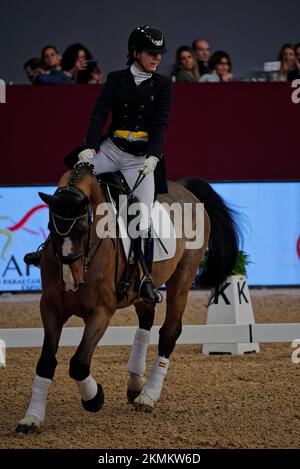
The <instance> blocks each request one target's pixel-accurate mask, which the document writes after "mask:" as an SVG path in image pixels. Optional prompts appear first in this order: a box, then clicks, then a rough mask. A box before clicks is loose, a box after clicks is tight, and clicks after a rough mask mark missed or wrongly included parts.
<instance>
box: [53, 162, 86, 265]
mask: <svg viewBox="0 0 300 469" xmlns="http://www.w3.org/2000/svg"><path fill="white" fill-rule="evenodd" d="M83 168H87V169H89V170H90V171H91V172H93V167H92V166H91V165H88V164H85V163H78V164H77V165H76V166H75V168H74V172H73V175H72V178H71V180H70V183H69V185H68V186H65V187H59V188H58V189H57V190H56V192H55V194H56V195H58V194H63V193H68V194H70V193H71V194H74V195H75V196H76V195H77V196H79V197H80V198H85V197H86V195H85V193H84V192H83V191H82V190H81V189H79V188H78V187H76V186H75V185H74V183H75V180H76V178H77V176H78V173H79V171H80V170H81V169H83ZM49 212H50V223H49V225H50V226H49V229H50V232H51V231H54V232H55V233H56V234H57V235H58V236H60V237H62V238H66V237H67V236H69V235H70V233H71V232H72V230H73V229H74V228H75V226H76V224H77V223H78V221H79V220H81V219H83V218H87V222H88V234H87V241H86V244H85V247H84V249H82V250H81V251H79V252H77V253H75V254H70V255H66V256H65V255H63V254H62V253H61V252H58V250H57V247H56V245H55V242H54V240H53V237H51V240H52V246H53V251H54V255H55V257H56V258H57V259H58V260H59V261H60V262H61V263H62V264H66V265H71V264H73V263H74V262H75V261H77V260H78V259H80V258H81V257H84V270H85V271H86V270H87V267H88V262H87V261H88V257H89V252H90V249H91V227H92V224H93V209H92V207H91V205H90V201H89V199H88V205H87V207H86V209H85V210H84V212H83V213H79V214H78V215H77V216H75V217H63V216H61V215H58V214H57V213H55V212H53V210H49ZM59 221H61V222H66V223H69V224H70V225H69V226H68V227H67V228H66V229H65V230H62V229H60V228H59V227H58V224H59Z"/></svg>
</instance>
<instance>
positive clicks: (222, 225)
mask: <svg viewBox="0 0 300 469" xmlns="http://www.w3.org/2000/svg"><path fill="white" fill-rule="evenodd" d="M178 182H179V183H180V184H182V185H183V186H184V187H185V188H186V189H188V190H189V191H190V192H192V193H193V194H194V195H195V196H196V197H197V198H198V199H199V200H200V201H201V202H202V203H203V204H204V208H205V210H206V211H207V213H208V216H209V219H210V224H211V231H210V237H209V241H208V253H207V262H206V263H205V267H204V269H203V271H202V274H201V277H200V285H201V286H203V287H205V288H210V289H213V292H212V297H211V299H210V302H211V301H213V300H214V299H215V297H216V296H217V295H218V292H219V289H220V286H221V285H222V284H223V282H224V280H225V279H226V277H228V275H230V273H231V270H232V268H233V266H234V264H235V261H236V258H237V254H238V249H239V239H240V230H239V228H238V226H237V224H236V221H235V219H234V218H235V215H237V213H236V212H235V211H234V210H232V209H231V208H229V207H227V205H226V204H225V202H224V200H223V199H222V197H220V196H219V195H218V194H217V193H216V192H215V191H214V190H213V188H212V187H211V186H210V185H209V184H208V182H206V181H203V180H202V179H198V178H185V179H181V180H180V181H178Z"/></svg>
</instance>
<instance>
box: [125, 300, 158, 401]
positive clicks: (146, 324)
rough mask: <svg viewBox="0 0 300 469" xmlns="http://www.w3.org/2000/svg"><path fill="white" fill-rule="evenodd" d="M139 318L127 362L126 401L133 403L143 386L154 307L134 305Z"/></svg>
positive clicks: (146, 304)
mask: <svg viewBox="0 0 300 469" xmlns="http://www.w3.org/2000/svg"><path fill="white" fill-rule="evenodd" d="M135 310H136V313H137V315H138V318H139V328H138V329H137V330H136V333H135V336H134V340H133V344H132V349H131V353H130V358H129V361H128V372H129V376H128V382H127V399H128V402H129V403H133V401H134V399H135V398H136V397H137V396H138V395H139V394H140V392H141V390H142V388H143V386H144V384H145V381H146V380H145V378H144V373H145V371H146V357H147V351H148V345H149V340H150V329H151V327H152V325H153V321H154V315H155V305H154V304H150V303H145V302H139V303H137V304H136V305H135Z"/></svg>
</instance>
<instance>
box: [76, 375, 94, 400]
mask: <svg viewBox="0 0 300 469" xmlns="http://www.w3.org/2000/svg"><path fill="white" fill-rule="evenodd" d="M74 381H75V383H76V386H77V389H78V391H79V394H80V395H81V398H82V400H83V401H90V400H91V399H93V398H94V397H95V396H96V394H97V391H98V386H97V382H96V381H95V380H94V378H93V377H92V375H89V376H88V377H87V378H85V379H84V380H82V381H77V380H76V379H75V380H74Z"/></svg>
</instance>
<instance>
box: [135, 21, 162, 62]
mask: <svg viewBox="0 0 300 469" xmlns="http://www.w3.org/2000/svg"><path fill="white" fill-rule="evenodd" d="M143 50H145V51H147V52H149V53H154V54H163V53H165V52H167V49H166V43H165V38H164V35H163V33H162V32H161V31H160V30H159V29H157V28H153V27H152V26H149V25H142V26H138V27H137V28H135V29H134V30H133V31H132V32H131V34H130V36H129V39H128V55H127V57H128V62H127V64H128V65H131V64H132V63H133V62H134V60H135V56H134V52H135V51H136V52H142V51H143Z"/></svg>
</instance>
